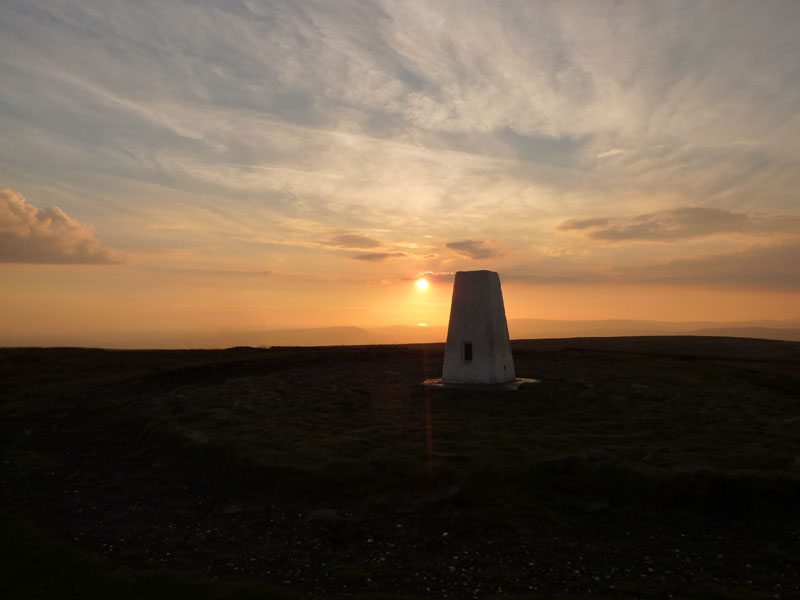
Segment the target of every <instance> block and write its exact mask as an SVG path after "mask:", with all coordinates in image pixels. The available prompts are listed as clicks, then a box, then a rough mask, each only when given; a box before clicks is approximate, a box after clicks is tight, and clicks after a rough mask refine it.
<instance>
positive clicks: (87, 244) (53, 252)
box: [0, 189, 122, 264]
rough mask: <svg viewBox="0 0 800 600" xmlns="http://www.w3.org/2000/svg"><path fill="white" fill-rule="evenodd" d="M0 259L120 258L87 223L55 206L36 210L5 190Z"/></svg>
mask: <svg viewBox="0 0 800 600" xmlns="http://www.w3.org/2000/svg"><path fill="white" fill-rule="evenodd" d="M0 262H7V263H41V264H116V263H120V262H122V257H121V255H120V254H119V253H118V252H114V251H112V250H108V249H107V248H103V247H102V245H101V244H100V240H98V239H97V238H96V237H94V234H93V232H92V227H91V226H90V225H86V224H84V223H79V222H78V221H75V220H73V219H70V218H69V217H68V216H67V215H66V214H64V212H63V211H62V210H61V209H60V208H58V207H57V206H50V207H47V208H43V209H38V208H36V207H35V206H32V205H31V204H29V203H28V202H27V200H25V198H24V197H22V196H21V195H20V194H17V193H16V192H13V191H12V190H10V189H5V190H0Z"/></svg>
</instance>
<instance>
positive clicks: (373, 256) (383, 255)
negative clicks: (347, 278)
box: [353, 252, 408, 262]
mask: <svg viewBox="0 0 800 600" xmlns="http://www.w3.org/2000/svg"><path fill="white" fill-rule="evenodd" d="M405 256H408V254H406V253H405V252H370V253H367V254H358V255H356V256H354V257H353V258H354V259H355V260H366V261H369V262H380V261H383V260H386V259H387V258H403V257H405Z"/></svg>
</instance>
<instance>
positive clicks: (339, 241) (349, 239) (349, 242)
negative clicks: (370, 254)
mask: <svg viewBox="0 0 800 600" xmlns="http://www.w3.org/2000/svg"><path fill="white" fill-rule="evenodd" d="M319 243H320V244H322V245H323V246H337V247H340V248H351V249H353V248H355V249H360V248H375V247H377V246H380V245H381V243H380V242H379V241H378V240H375V239H373V238H371V237H368V236H366V235H360V234H357V233H342V234H339V235H335V236H333V237H331V238H328V239H326V240H321V241H320V242H319Z"/></svg>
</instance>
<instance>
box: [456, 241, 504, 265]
mask: <svg viewBox="0 0 800 600" xmlns="http://www.w3.org/2000/svg"><path fill="white" fill-rule="evenodd" d="M445 245H446V246H447V247H448V248H450V249H451V250H454V251H455V252H457V253H458V254H460V255H461V256H466V257H467V258H471V259H473V260H483V259H486V258H494V257H496V256H498V254H499V253H498V250H497V248H495V247H494V246H492V245H491V244H488V243H487V242H484V241H483V240H462V241H460V242H450V243H448V244H445Z"/></svg>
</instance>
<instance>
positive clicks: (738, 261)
mask: <svg viewBox="0 0 800 600" xmlns="http://www.w3.org/2000/svg"><path fill="white" fill-rule="evenodd" d="M618 272H619V275H620V277H621V278H622V279H623V280H624V281H628V282H640V283H661V284H672V285H674V284H679V285H693V286H719V285H724V286H730V287H740V288H751V289H759V288H777V289H787V290H795V291H800V243H797V242H793V243H784V244H774V245H767V246H753V247H750V248H748V249H746V250H743V251H741V252H733V253H729V254H721V255H711V256H703V257H698V258H685V259H679V260H673V261H670V262H667V263H665V264H656V265H647V266H642V267H630V268H625V269H619V271H618Z"/></svg>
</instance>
